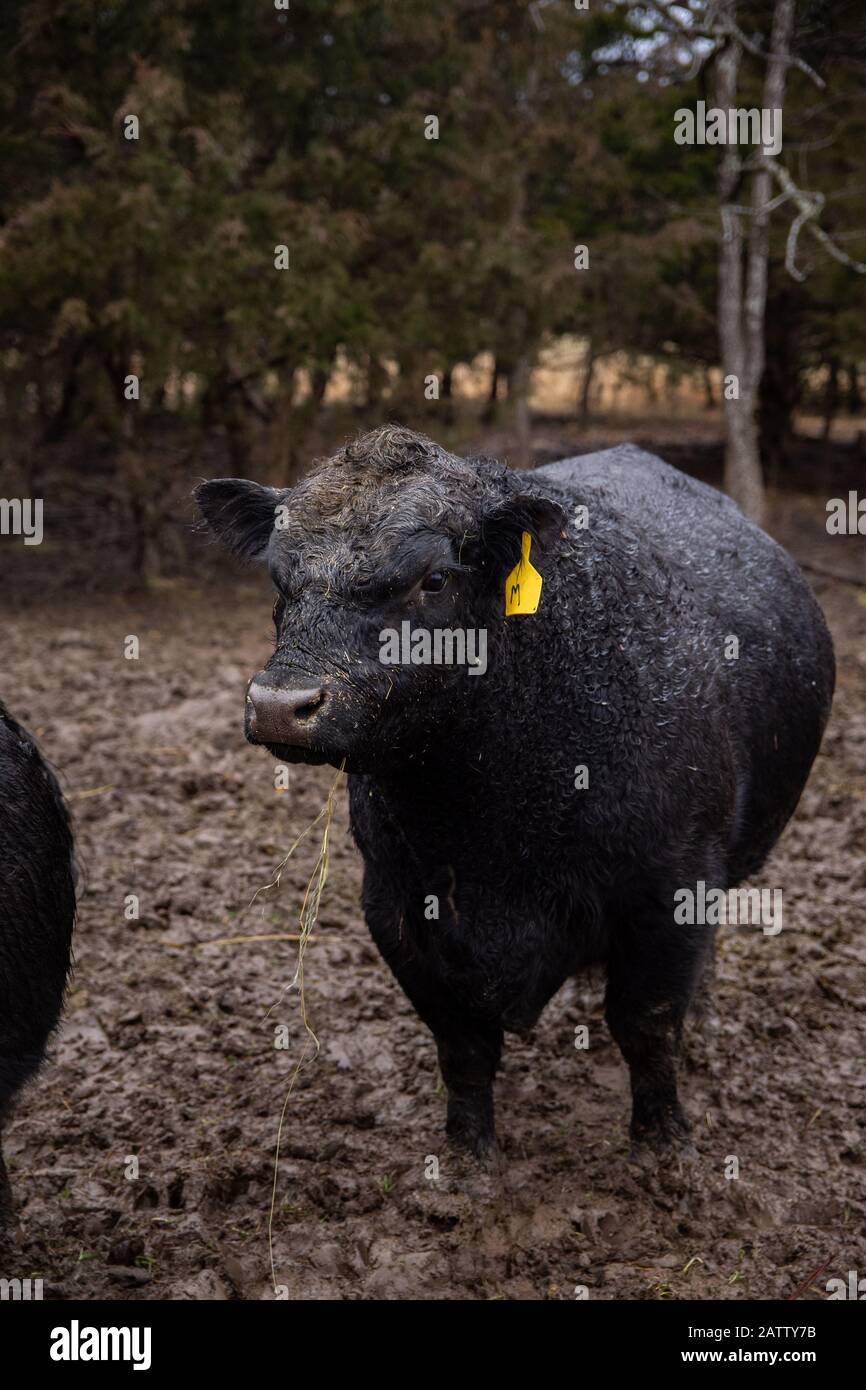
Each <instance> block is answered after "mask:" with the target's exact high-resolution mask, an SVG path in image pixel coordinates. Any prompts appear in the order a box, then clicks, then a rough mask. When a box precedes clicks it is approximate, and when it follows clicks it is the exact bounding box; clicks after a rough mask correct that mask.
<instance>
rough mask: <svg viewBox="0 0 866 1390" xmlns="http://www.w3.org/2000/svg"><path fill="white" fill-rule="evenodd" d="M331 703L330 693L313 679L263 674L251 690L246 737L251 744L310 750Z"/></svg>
mask: <svg viewBox="0 0 866 1390" xmlns="http://www.w3.org/2000/svg"><path fill="white" fill-rule="evenodd" d="M327 699H328V696H327V692H326V691H325V690H324V689H323V688H322V686H321V685H317V684H316V683H315V681H314V680H312V679H311V678H310V677H309V676H304V675H300V674H293V673H292V672H290V671H259V672H258V674H257V675H255V676H253V678H252V680H251V681H250V683H249V685H248V686H247V698H246V705H245V714H244V725H245V731H246V736H247V738H248V739H249V741H250V743H272V744H273V743H278V744H284V745H286V746H287V747H294V748H309V747H310V746H311V745H312V743H313V742H314V741H315V736H316V728H317V725H318V722H319V718H320V715H321V713H322V711H323V709H324V707H325V705H326V703H327Z"/></svg>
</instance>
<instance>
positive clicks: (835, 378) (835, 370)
mask: <svg viewBox="0 0 866 1390" xmlns="http://www.w3.org/2000/svg"><path fill="white" fill-rule="evenodd" d="M838 410H839V362H838V359H837V358H835V357H831V358H830V361H829V363H828V366H827V385H826V386H825V388H824V420H823V424H822V427H821V438H822V439H825V440H826V439H829V438H830V431H831V430H832V428H833V421H834V420H835V419H836V415H837V413H838Z"/></svg>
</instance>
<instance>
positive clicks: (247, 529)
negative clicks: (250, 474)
mask: <svg viewBox="0 0 866 1390" xmlns="http://www.w3.org/2000/svg"><path fill="white" fill-rule="evenodd" d="M193 496H194V497H195V500H196V503H197V504H198V509H199V511H200V512H201V514H202V516H203V517H204V519H205V521H206V522H207V524H208V526H209V527H210V529H211V530H212V531H213V532H214V534H215V535H217V536H219V538H220V540H221V541H222V542H223V544H224V545H225V546H227V547H228V549H229V550H231V551H232V553H233V554H235V555H240V556H241V557H242V558H243V559H245V560H253V559H259V558H261V557H262V556H263V555H264V553H265V551H266V550H267V548H268V541H269V540H270V538H271V532H272V531H273V529H274V522H275V519H276V508H277V507H278V506H279V505H280V503H281V502H282V501H283V500H284V498H285V496H286V493H285V492H281V491H280V490H279V488H275V487H263V486H262V484H261V483H250V482H247V480H246V479H245V478H212V479H211V480H210V482H207V483H199V485H198V487H197V488H196V490H195V492H194V494H193Z"/></svg>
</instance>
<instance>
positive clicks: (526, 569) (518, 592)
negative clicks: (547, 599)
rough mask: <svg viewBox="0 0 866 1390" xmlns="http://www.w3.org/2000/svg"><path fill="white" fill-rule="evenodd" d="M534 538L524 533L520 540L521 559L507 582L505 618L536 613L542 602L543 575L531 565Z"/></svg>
mask: <svg viewBox="0 0 866 1390" xmlns="http://www.w3.org/2000/svg"><path fill="white" fill-rule="evenodd" d="M531 545H532V537H531V536H530V534H529V532H528V531H524V532H523V535H522V536H521V538H520V559H519V560H518V562H517V564H516V565H515V566H514V569H513V570H512V571H511V573H510V574H509V576H508V578H507V579H506V581H505V616H506V617H507V618H510V617H511V616H512V614H514V613H534V612H535V610H536V608H537V607H538V605H539V602H540V600H541V582H542V581H541V575H540V574H539V573H538V570H537V569H536V568H535V566H534V565H531V564H530V563H529V547H530V546H531Z"/></svg>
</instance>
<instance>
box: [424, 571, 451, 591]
mask: <svg viewBox="0 0 866 1390" xmlns="http://www.w3.org/2000/svg"><path fill="white" fill-rule="evenodd" d="M447 583H448V575H447V574H446V572H445V570H431V571H430V573H429V574H428V575H427V578H426V579H425V580H424V581H423V583H422V585H421V592H422V593H425V594H441V592H442V590H443V589H444V588H445V585H446V584H447Z"/></svg>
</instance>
